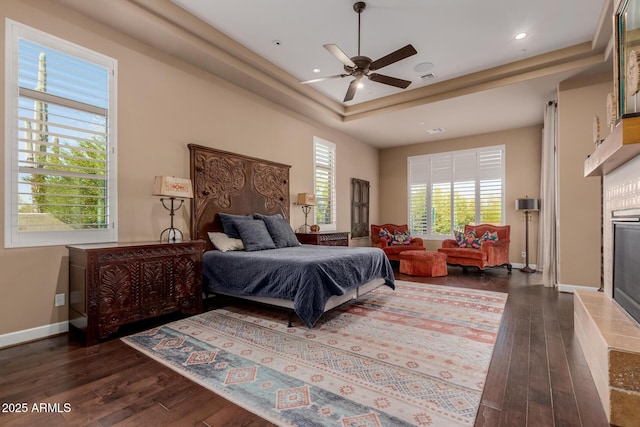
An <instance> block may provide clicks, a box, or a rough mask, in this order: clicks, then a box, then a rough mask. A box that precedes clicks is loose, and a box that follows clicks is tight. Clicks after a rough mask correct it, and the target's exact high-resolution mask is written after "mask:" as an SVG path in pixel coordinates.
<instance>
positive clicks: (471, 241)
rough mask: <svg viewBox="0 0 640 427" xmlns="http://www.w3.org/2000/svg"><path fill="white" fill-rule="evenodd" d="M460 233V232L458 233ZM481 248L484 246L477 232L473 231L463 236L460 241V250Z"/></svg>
mask: <svg viewBox="0 0 640 427" xmlns="http://www.w3.org/2000/svg"><path fill="white" fill-rule="evenodd" d="M458 233H460V232H459V231H458ZM460 234H462V233H460ZM456 241H458V237H457V236H456ZM481 246H482V238H478V237H477V236H476V232H475V230H471V231H470V232H468V233H466V234H462V238H461V240H460V241H458V247H459V248H469V249H480V247H481Z"/></svg>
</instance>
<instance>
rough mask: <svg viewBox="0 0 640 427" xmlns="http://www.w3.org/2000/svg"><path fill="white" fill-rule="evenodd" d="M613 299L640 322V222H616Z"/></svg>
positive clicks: (635, 220) (614, 230)
mask: <svg viewBox="0 0 640 427" xmlns="http://www.w3.org/2000/svg"><path fill="white" fill-rule="evenodd" d="M613 299H614V300H615V301H616V302H617V303H618V304H620V306H621V307H622V308H623V309H624V310H625V311H626V312H627V313H629V314H630V315H631V317H633V318H634V319H635V320H636V322H638V323H640V222H638V219H637V218H635V219H634V220H632V221H626V222H614V228H613Z"/></svg>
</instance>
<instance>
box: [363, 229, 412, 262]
mask: <svg viewBox="0 0 640 427" xmlns="http://www.w3.org/2000/svg"><path fill="white" fill-rule="evenodd" d="M385 228H386V229H387V230H389V232H390V233H391V234H393V233H394V232H396V231H398V232H400V233H404V232H405V231H409V228H408V227H407V224H403V225H396V224H382V225H375V224H371V245H372V246H373V247H375V248H380V249H382V250H383V251H384V253H385V254H386V255H387V258H389V260H395V261H399V260H400V252H403V251H415V250H424V243H423V241H422V239H421V238H419V237H412V238H411V241H410V244H408V245H391V244H389V241H388V240H386V239H381V238H380V237H379V235H380V230H383V229H385Z"/></svg>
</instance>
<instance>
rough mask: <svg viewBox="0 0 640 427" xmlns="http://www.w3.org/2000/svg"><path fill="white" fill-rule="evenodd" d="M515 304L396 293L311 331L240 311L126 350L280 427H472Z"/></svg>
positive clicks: (430, 289) (140, 337)
mask: <svg viewBox="0 0 640 427" xmlns="http://www.w3.org/2000/svg"><path fill="white" fill-rule="evenodd" d="M506 300H507V294H503V293H498V292H487V291H477V290H472V289H462V288H452V287H447V286H436V285H425V284H420V283H411V282H404V281H397V282H396V290H395V291H393V290H391V289H389V288H388V287H386V286H381V287H380V288H378V289H376V290H375V291H373V292H372V293H370V294H368V295H366V296H365V297H364V298H362V299H361V300H358V301H354V302H352V303H347V304H344V305H342V306H340V307H337V308H335V309H334V310H332V311H330V312H328V313H325V314H324V315H323V316H322V318H321V319H320V320H319V321H318V323H317V324H316V325H315V327H314V328H313V329H308V328H307V327H305V326H304V325H302V324H301V322H298V324H299V326H294V327H293V328H287V316H286V313H284V312H283V311H281V310H277V309H270V308H265V307H256V306H253V305H238V306H234V307H228V308H226V309H218V310H214V311H210V312H207V313H203V314H200V315H197V316H193V317H191V318H188V319H184V320H180V321H177V322H173V323H170V324H167V325H164V326H161V327H158V328H154V329H152V330H149V331H146V332H142V333H139V334H136V335H132V336H129V337H127V338H123V341H124V342H125V343H127V344H129V345H131V346H132V347H134V348H136V349H138V350H140V351H142V352H143V353H145V354H147V355H149V356H151V357H153V358H154V359H156V360H158V361H160V362H161V363H163V364H165V365H167V366H169V367H171V368H172V369H174V370H176V371H177V372H179V373H181V374H182V375H184V376H186V377H188V378H190V379H192V380H193V381H196V382H197V383H199V384H201V385H203V386H204V387H206V388H208V389H209V390H212V391H213V392H215V393H217V394H219V395H221V396H223V397H225V398H226V399H228V400H230V401H232V402H234V403H236V404H238V405H240V406H242V407H244V408H246V409H247V410H249V411H251V412H253V413H255V414H257V415H259V416H260V417H262V418H264V419H266V420H269V421H271V422H273V423H274V424H278V425H282V426H325V425H326V426H405V425H417V426H447V427H451V426H469V425H473V423H474V420H475V417H476V412H477V411H478V407H479V404H480V398H481V395H482V389H483V386H484V382H485V379H486V373H487V369H488V367H489V362H490V360H491V355H492V353H493V345H494V343H495V340H496V335H497V332H498V328H499V326H500V320H501V318H502V312H503V309H504V305H505V303H506Z"/></svg>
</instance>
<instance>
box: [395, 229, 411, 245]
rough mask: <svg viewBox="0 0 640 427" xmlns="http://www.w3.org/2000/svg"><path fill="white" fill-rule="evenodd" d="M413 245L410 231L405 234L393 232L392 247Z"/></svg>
mask: <svg viewBox="0 0 640 427" xmlns="http://www.w3.org/2000/svg"><path fill="white" fill-rule="evenodd" d="M410 244H411V233H409V231H405V232H403V233H401V232H399V231H398V230H396V231H394V232H393V238H392V239H391V245H393V246H398V245H410Z"/></svg>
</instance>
